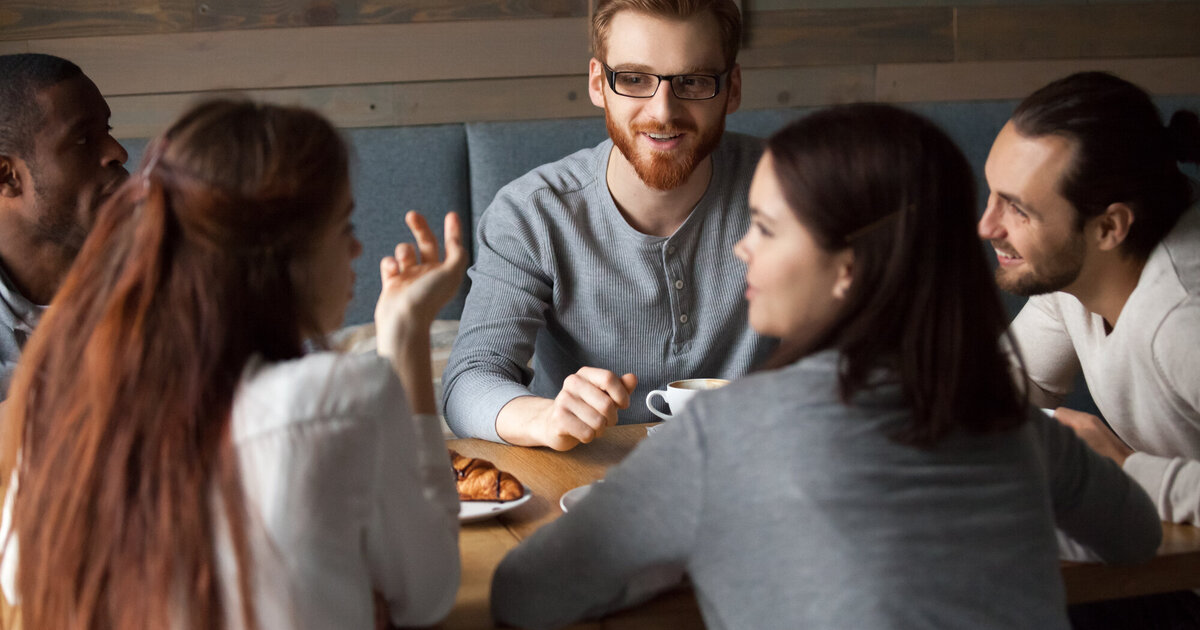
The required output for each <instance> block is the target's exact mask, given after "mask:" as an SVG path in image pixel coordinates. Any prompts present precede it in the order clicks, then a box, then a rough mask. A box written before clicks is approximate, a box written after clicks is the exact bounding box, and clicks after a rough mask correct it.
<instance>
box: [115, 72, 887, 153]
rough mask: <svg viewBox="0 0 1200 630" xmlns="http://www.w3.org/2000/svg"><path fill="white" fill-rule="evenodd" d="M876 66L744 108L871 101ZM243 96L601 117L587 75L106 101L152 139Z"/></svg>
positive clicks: (389, 119)
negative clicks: (204, 108)
mask: <svg viewBox="0 0 1200 630" xmlns="http://www.w3.org/2000/svg"><path fill="white" fill-rule="evenodd" d="M874 89H875V72H874V67H873V66H839V67H829V68H803V69H791V68H765V69H750V70H746V71H745V72H744V73H743V89H742V109H770V108H775V107H800V106H809V105H826V104H830V103H846V102H851V101H863V100H871V99H873V98H874ZM220 95H232V96H244V97H249V98H254V99H257V100H263V101H267V102H272V103H280V104H287V105H303V106H305V107H311V108H313V109H316V110H318V111H320V112H321V113H322V114H324V115H325V116H327V117H328V118H329V119H330V120H332V121H333V122H334V123H335V124H336V125H338V126H339V127H388V126H398V125H435V124H443V123H452V122H461V121H465V120H470V121H481V120H533V119H540V118H579V117H584V116H598V115H600V113H601V110H600V109H598V108H596V107H595V106H594V105H592V102H591V100H590V99H589V98H588V94H587V76H586V75H585V74H575V75H565V76H554V77H534V78H519V79H487V80H467V81H421V82H414V83H396V84H377V85H347V86H336V87H329V86H327V87H313V88H285V89H275V90H246V91H237V92H221V91H211V92H188V93H176V94H143V95H130V96H108V97H107V100H108V104H109V107H110V108H111V109H112V112H113V117H112V121H111V124H112V126H113V135H114V136H116V137H118V138H144V137H148V136H153V135H155V134H157V133H159V132H160V131H162V130H163V129H164V128H166V126H167V125H168V124H169V123H170V122H171V121H172V120H174V119H175V118H176V117H177V116H178V115H179V114H181V113H182V112H183V111H184V110H185V109H186V108H187V107H188V106H190V105H191V104H193V103H195V102H196V101H198V100H200V99H203V98H210V97H214V96H220Z"/></svg>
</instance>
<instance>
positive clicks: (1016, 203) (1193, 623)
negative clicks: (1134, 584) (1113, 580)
mask: <svg viewBox="0 0 1200 630" xmlns="http://www.w3.org/2000/svg"><path fill="white" fill-rule="evenodd" d="M1181 161H1182V162H1197V161H1200V120H1198V119H1197V117H1196V114H1194V113H1192V112H1188V111H1180V112H1177V113H1176V114H1175V115H1174V116H1173V117H1172V119H1171V122H1170V124H1169V125H1167V126H1164V125H1163V124H1162V120H1161V118H1160V117H1159V113H1158V109H1157V108H1156V107H1155V106H1154V104H1153V102H1152V101H1151V100H1150V98H1149V96H1147V94H1146V93H1145V92H1143V91H1142V90H1141V89H1140V88H1138V87H1137V86H1135V85H1133V84H1131V83H1129V82H1127V81H1124V80H1122V79H1119V78H1117V77H1114V76H1112V75H1109V74H1104V73H1099V72H1089V73H1080V74H1075V75H1072V76H1069V77H1067V78H1065V79H1061V80H1059V81H1055V82H1054V83H1051V84H1049V85H1047V86H1046V87H1044V88H1042V89H1040V90H1038V91H1037V92H1035V93H1033V94H1032V95H1031V96H1029V97H1028V98H1027V99H1025V100H1024V101H1023V102H1022V103H1021V104H1020V105H1019V106H1018V107H1017V109H1016V111H1015V112H1014V113H1013V116H1012V119H1011V120H1009V121H1008V123H1007V124H1006V125H1005V126H1004V128H1003V129H1001V131H1000V134H999V136H997V138H996V141H995V143H994V144H993V145H992V151H991V153H990V154H989V155H988V159H987V164H986V166H985V174H986V177H987V183H988V186H989V187H990V188H991V194H990V196H989V198H988V204H987V209H986V210H985V211H984V214H983V217H982V218H981V219H980V221H979V234H980V236H982V237H983V238H984V239H987V240H988V241H990V242H991V244H992V246H993V248H994V249H995V252H996V259H997V262H998V267H997V269H996V282H997V284H999V285H1000V288H1002V289H1004V290H1006V291H1009V292H1012V293H1015V294H1018V295H1024V296H1032V297H1030V299H1029V301H1028V302H1027V303H1026V305H1025V307H1024V308H1023V309H1022V310H1021V312H1020V313H1019V314H1018V315H1017V317H1016V319H1015V320H1013V323H1012V326H1011V332H1012V337H1013V339H1014V340H1015V342H1016V344H1017V346H1018V348H1019V350H1020V353H1021V355H1022V356H1023V359H1024V364H1023V367H1024V369H1025V375H1026V377H1027V381H1028V383H1029V385H1030V388H1029V392H1030V397H1031V398H1032V400H1033V402H1034V403H1035V404H1038V405H1040V406H1042V407H1058V405H1059V404H1061V402H1062V400H1063V398H1064V397H1065V396H1066V395H1067V394H1068V393H1069V392H1070V389H1071V387H1072V385H1073V383H1074V381H1075V377H1076V375H1077V374H1078V372H1079V371H1080V370H1081V369H1082V371H1083V375H1084V378H1085V380H1086V382H1087V385H1088V390H1089V391H1090V392H1091V394H1092V398H1093V399H1094V400H1095V402H1096V406H1097V407H1098V408H1099V410H1100V412H1101V414H1103V416H1104V420H1101V419H1100V418H1098V417H1096V416H1093V415H1091V414H1087V413H1083V412H1079V411H1075V410H1071V409H1067V408H1062V407H1060V408H1058V409H1057V410H1056V411H1055V417H1056V418H1057V419H1058V420H1059V421H1060V422H1062V423H1063V424H1065V425H1067V426H1070V427H1071V428H1072V429H1074V431H1075V432H1076V434H1078V435H1079V437H1081V438H1082V439H1083V440H1084V441H1086V442H1087V443H1088V444H1089V445H1090V446H1091V447H1092V448H1093V449H1094V450H1096V451H1097V452H1099V453H1100V454H1102V455H1105V456H1108V457H1109V458H1111V459H1113V460H1114V461H1116V462H1117V463H1118V464H1121V465H1122V467H1123V468H1124V470H1125V472H1126V473H1128V474H1129V476H1131V477H1133V478H1134V479H1135V480H1137V481H1138V483H1139V484H1141V486H1142V487H1143V488H1145V490H1146V492H1147V493H1148V494H1149V495H1150V497H1151V498H1152V499H1153V500H1154V502H1155V505H1156V506H1157V507H1158V512H1159V516H1160V517H1161V518H1162V519H1163V520H1166V521H1175V522H1186V523H1193V524H1200V207H1197V206H1196V205H1192V207H1190V208H1189V205H1190V204H1196V201H1197V195H1196V188H1195V185H1194V184H1192V183H1189V180H1188V178H1187V177H1186V176H1185V175H1184V174H1183V173H1182V172H1181V171H1180V169H1179V165H1178V162H1181ZM1105 420H1107V425H1106V423H1105ZM1109 427H1111V429H1110V428H1109ZM1114 500H1120V498H1119V497H1114ZM1071 618H1072V622H1073V625H1074V626H1075V627H1076V628H1184V627H1186V628H1194V627H1200V598H1197V597H1196V596H1195V595H1194V594H1193V593H1191V592H1183V593H1168V594H1164V595H1157V596H1153V597H1144V598H1132V599H1129V600H1120V601H1118V602H1106V603H1100V604H1087V605H1083V606H1075V607H1072V609H1071Z"/></svg>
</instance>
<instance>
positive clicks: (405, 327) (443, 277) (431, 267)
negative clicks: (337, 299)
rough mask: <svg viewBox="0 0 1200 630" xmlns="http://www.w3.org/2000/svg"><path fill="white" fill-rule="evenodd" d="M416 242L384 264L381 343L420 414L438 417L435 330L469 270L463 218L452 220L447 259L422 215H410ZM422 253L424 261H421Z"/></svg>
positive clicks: (378, 310)
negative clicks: (433, 351) (439, 316)
mask: <svg viewBox="0 0 1200 630" xmlns="http://www.w3.org/2000/svg"><path fill="white" fill-rule="evenodd" d="M404 222H405V223H407V224H408V229H409V230H411V231H412V233H413V236H414V237H416V240H417V245H416V247H415V248H414V247H413V246H412V245H411V244H410V243H401V244H399V245H397V246H396V255H395V256H387V257H384V258H383V260H381V261H379V276H380V279H381V280H382V281H383V288H382V289H381V290H380V292H379V301H378V302H376V303H375V341H376V344H377V347H378V351H379V355H380V356H383V357H387V358H388V359H390V360H391V362H392V367H393V368H394V369H395V370H396V374H397V375H398V376H399V377H400V382H401V383H402V384H403V385H404V389H405V391H406V392H407V393H408V401H409V405H410V406H411V407H412V411H413V412H414V413H419V414H434V413H437V405H436V402H435V401H434V397H433V374H432V368H431V366H430V356H429V352H430V349H429V326H430V324H432V323H433V319H434V318H435V317H437V312H438V311H439V310H440V309H441V308H442V306H444V305H445V304H446V302H448V301H450V298H452V297H454V292H455V291H457V290H458V285H459V283H460V282H462V277H463V271H464V270H465V269H466V267H467V253H466V251H465V250H464V248H463V244H462V226H461V225H460V224H459V221H458V215H456V214H454V213H453V212H451V213H449V214H447V215H446V224H445V230H446V232H445V233H446V258H445V259H444V260H442V259H441V258H440V257H439V256H438V244H437V239H436V238H434V236H433V231H432V230H430V229H429V224H428V223H426V222H425V218H424V217H422V216H421V215H420V214H418V213H416V212H409V213H408V214H406V215H404ZM418 254H419V256H418Z"/></svg>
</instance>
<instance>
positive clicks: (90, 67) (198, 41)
mask: <svg viewBox="0 0 1200 630" xmlns="http://www.w3.org/2000/svg"><path fill="white" fill-rule="evenodd" d="M584 22H585V20H584V19H583V18H557V19H544V20H504V21H483V22H439V23H432V24H388V25H378V26H329V27H324V28H305V29H297V28H288V29H264V30H249V31H216V32H211V33H180V34H174V35H139V36H113V37H88V38H74V39H53V40H31V41H30V42H29V48H30V50H32V51H35V52H45V53H50V54H54V55H60V56H62V57H66V58H68V59H72V60H75V61H76V62H77V63H79V64H80V65H81V66H82V67H83V69H84V71H85V72H87V73H88V74H89V75H90V76H92V78H93V80H95V81H96V84H97V85H100V86H101V89H102V90H103V91H104V92H105V93H106V94H153V93H163V92H195V91H204V90H224V89H266V88H281V87H301V86H321V85H345V84H360V83H395V82H407V81H432V80H455V79H467V78H471V79H474V78H498V77H509V76H514V75H517V76H547V75H562V74H569V73H572V72H578V71H579V70H580V69H581V68H584V67H586V63H587V60H588V58H589V55H588V52H587V37H586V33H587V30H586V26H585V23H584Z"/></svg>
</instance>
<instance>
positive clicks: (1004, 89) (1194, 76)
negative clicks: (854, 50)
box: [875, 57, 1200, 103]
mask: <svg viewBox="0 0 1200 630" xmlns="http://www.w3.org/2000/svg"><path fill="white" fill-rule="evenodd" d="M1084 70H1105V71H1108V72H1112V73H1115V74H1117V75H1119V76H1121V77H1124V78H1125V79H1128V80H1130V81H1132V82H1134V83H1136V84H1138V85H1140V86H1142V87H1143V88H1144V89H1146V90H1147V91H1149V92H1150V93H1152V94H1200V57H1182V58H1168V59H1072V60H1051V61H1008V62H968V63H940V64H881V65H880V66H879V67H878V68H877V69H876V73H875V92H876V98H878V99H879V100H881V101H889V102H899V103H912V102H923V101H960V100H989V99H1003V98H1023V97H1025V96H1028V95H1029V94H1030V93H1031V92H1033V91H1034V90H1036V89H1038V88H1040V87H1042V86H1043V85H1045V84H1047V83H1049V82H1050V81H1053V80H1055V79H1058V78H1061V77H1064V76H1066V75H1068V74H1071V73H1073V72H1081V71H1084Z"/></svg>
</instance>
